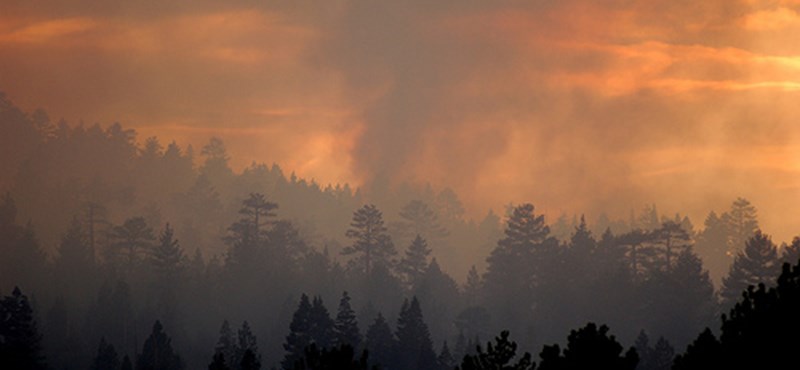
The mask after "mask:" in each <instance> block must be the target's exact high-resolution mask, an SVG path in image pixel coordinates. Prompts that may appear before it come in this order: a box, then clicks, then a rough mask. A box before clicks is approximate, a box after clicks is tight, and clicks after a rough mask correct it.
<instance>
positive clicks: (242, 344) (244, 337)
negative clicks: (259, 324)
mask: <svg viewBox="0 0 800 370" xmlns="http://www.w3.org/2000/svg"><path fill="white" fill-rule="evenodd" d="M238 334H239V335H238V339H239V341H238V344H237V345H236V348H235V352H234V353H235V355H234V357H233V364H234V366H238V367H239V369H240V370H245V368H244V366H245V365H244V364H245V360H247V361H246V362H247V364H248V366H256V365H258V367H260V366H261V355H259V354H258V343H257V339H256V336H255V335H253V332H252V331H251V330H250V324H248V323H247V321H244V322H242V328H241V329H239V332H238ZM248 353H250V357H252V358H250V359H247V358H246V357H247V354H248Z"/></svg>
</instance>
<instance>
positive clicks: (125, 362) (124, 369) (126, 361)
mask: <svg viewBox="0 0 800 370" xmlns="http://www.w3.org/2000/svg"><path fill="white" fill-rule="evenodd" d="M119 368H120V370H133V364H132V363H131V358H130V357H128V355H125V357H123V358H122V365H120V367H119Z"/></svg>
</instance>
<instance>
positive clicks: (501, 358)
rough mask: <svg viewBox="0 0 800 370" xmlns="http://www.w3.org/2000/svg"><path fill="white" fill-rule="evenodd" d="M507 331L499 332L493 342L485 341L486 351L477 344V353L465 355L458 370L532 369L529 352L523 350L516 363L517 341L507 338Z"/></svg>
mask: <svg viewBox="0 0 800 370" xmlns="http://www.w3.org/2000/svg"><path fill="white" fill-rule="evenodd" d="M508 335H509V333H508V331H507V330H506V331H503V332H501V333H500V336H499V337H495V339H494V340H495V344H494V345H492V342H488V343H486V352H484V351H483V349H482V348H481V347H480V346H478V347H477V351H478V352H477V353H476V354H474V355H469V354H468V355H466V356H464V359H463V360H462V361H461V366H460V367H459V368H457V369H460V370H534V369H535V368H536V364H534V363H533V361H532V360H531V354H530V353H527V352H525V354H523V355H522V357H520V358H519V359H517V362H516V363H513V361H514V359H515V358H516V357H517V343H515V342H512V341H510V340H509V339H508Z"/></svg>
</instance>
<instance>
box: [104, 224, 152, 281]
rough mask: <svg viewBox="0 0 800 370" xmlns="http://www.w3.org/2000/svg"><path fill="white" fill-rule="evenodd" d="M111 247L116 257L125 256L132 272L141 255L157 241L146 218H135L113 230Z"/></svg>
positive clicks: (110, 236)
mask: <svg viewBox="0 0 800 370" xmlns="http://www.w3.org/2000/svg"><path fill="white" fill-rule="evenodd" d="M109 238H110V239H111V247H112V248H114V251H115V254H116V255H120V254H121V255H123V256H124V259H125V260H126V262H127V268H128V270H129V271H130V270H131V269H133V268H134V267H135V265H136V263H137V262H138V260H139V258H140V257H141V256H140V255H142V254H144V253H145V252H147V251H148V250H149V249H150V247H151V245H152V242H153V241H154V240H155V239H156V238H155V236H154V235H153V229H151V228H150V227H149V226H147V222H145V220H144V217H133V218H129V219H127V220H125V222H124V223H123V224H122V225H118V226H114V227H113V228H111V233H110V235H109Z"/></svg>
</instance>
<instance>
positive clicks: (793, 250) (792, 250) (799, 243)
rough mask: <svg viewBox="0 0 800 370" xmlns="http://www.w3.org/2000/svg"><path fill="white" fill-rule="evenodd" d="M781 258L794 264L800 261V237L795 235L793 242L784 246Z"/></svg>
mask: <svg viewBox="0 0 800 370" xmlns="http://www.w3.org/2000/svg"><path fill="white" fill-rule="evenodd" d="M781 260H782V261H783V262H786V263H789V264H792V265H795V264H797V263H800V237H798V236H795V237H794V239H792V244H789V245H787V246H785V247H784V248H783V254H782V255H781Z"/></svg>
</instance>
